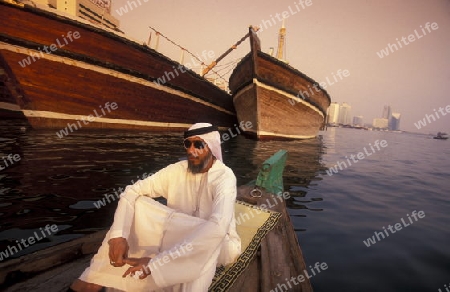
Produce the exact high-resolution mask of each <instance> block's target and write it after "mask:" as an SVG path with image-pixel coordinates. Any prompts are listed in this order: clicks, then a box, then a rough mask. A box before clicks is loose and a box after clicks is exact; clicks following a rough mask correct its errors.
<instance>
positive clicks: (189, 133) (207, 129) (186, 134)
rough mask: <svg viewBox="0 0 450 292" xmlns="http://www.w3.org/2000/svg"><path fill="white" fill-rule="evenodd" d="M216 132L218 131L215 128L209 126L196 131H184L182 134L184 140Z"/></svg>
mask: <svg viewBox="0 0 450 292" xmlns="http://www.w3.org/2000/svg"><path fill="white" fill-rule="evenodd" d="M218 130H219V129H218V128H217V126H209V127H204V128H198V129H194V130H190V131H186V132H184V139H186V138H188V137H192V136H198V135H203V134H207V133H211V132H214V131H218Z"/></svg>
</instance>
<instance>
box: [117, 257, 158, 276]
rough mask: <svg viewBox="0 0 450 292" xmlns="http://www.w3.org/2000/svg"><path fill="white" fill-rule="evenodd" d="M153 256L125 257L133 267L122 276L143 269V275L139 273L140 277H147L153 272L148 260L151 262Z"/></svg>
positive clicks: (126, 261)
mask: <svg viewBox="0 0 450 292" xmlns="http://www.w3.org/2000/svg"><path fill="white" fill-rule="evenodd" d="M150 260H151V258H147V257H144V258H139V259H138V258H127V259H125V263H127V264H129V265H130V266H131V267H129V268H128V270H126V271H125V273H124V274H123V275H122V277H124V278H125V277H126V276H127V275H129V274H131V276H134V273H136V272H139V271H141V272H142V273H141V275H139V279H145V278H147V276H148V275H150V274H151V271H150V268H149V267H148V266H147V265H148V262H150Z"/></svg>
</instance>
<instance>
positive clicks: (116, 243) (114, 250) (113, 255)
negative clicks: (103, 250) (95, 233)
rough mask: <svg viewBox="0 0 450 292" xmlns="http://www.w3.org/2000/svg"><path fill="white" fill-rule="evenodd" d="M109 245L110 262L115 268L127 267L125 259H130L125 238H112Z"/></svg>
mask: <svg viewBox="0 0 450 292" xmlns="http://www.w3.org/2000/svg"><path fill="white" fill-rule="evenodd" d="M108 244H109V261H110V263H111V265H112V266H114V267H122V266H123V265H125V259H126V258H127V257H128V249H129V246H128V242H127V240H126V239H125V238H123V237H116V238H111V239H110V240H109V241H108Z"/></svg>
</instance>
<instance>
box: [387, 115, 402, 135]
mask: <svg viewBox="0 0 450 292" xmlns="http://www.w3.org/2000/svg"><path fill="white" fill-rule="evenodd" d="M400 116H401V115H400V113H392V116H391V123H390V127H389V129H390V130H392V131H399V130H400Z"/></svg>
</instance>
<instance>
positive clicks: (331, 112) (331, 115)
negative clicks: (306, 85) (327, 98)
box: [327, 102, 339, 125]
mask: <svg viewBox="0 0 450 292" xmlns="http://www.w3.org/2000/svg"><path fill="white" fill-rule="evenodd" d="M327 116H328V121H327V123H328V124H329V125H337V124H338V123H339V104H338V103H337V102H332V103H331V104H330V106H329V107H328V112H327Z"/></svg>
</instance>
